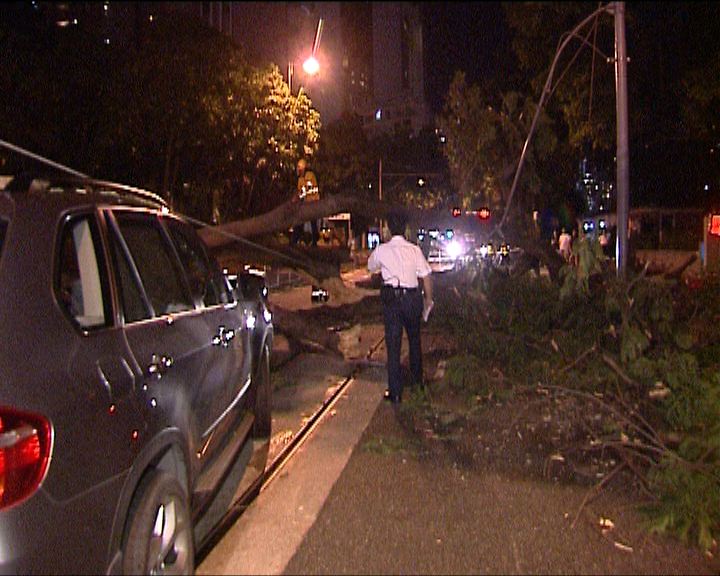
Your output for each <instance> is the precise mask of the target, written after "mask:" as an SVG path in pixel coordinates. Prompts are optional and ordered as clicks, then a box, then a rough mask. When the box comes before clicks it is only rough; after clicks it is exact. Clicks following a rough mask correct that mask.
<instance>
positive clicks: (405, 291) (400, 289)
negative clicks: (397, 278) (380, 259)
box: [382, 284, 418, 294]
mask: <svg viewBox="0 0 720 576" xmlns="http://www.w3.org/2000/svg"><path fill="white" fill-rule="evenodd" d="M382 287H383V289H384V290H392V291H393V292H394V293H395V294H412V293H413V292H417V291H418V287H417V286H415V287H414V288H405V287H403V286H391V285H390V284H383V286H382Z"/></svg>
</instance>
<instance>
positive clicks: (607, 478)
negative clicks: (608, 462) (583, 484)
mask: <svg viewBox="0 0 720 576" xmlns="http://www.w3.org/2000/svg"><path fill="white" fill-rule="evenodd" d="M623 468H625V462H623V463H621V464H619V465H617V466H615V468H613V469H612V470H611V471H610V473H609V474H608V475H607V476H605V477H604V478H603V479H602V480H600V482H598V483H597V484H596V485H595V486H593V487H592V488H590V490H588V491H587V493H586V494H585V498H583V501H582V503H581V504H580V508H578V511H577V514H575V519H574V520H573V522H572V524H571V525H570V528H573V529H574V528H575V524H576V523H577V521H578V518H580V513H581V512H582V511H583V509H584V508H585V506H586V505H587V504H588V503H589V502H591V501H592V500H593V499H595V498H596V497H597V496H598V494H600V491H601V490H602V488H603V486H605V484H607V483H608V482H609V481H610V480H611V479H612V478H613V477H614V476H615V475H616V474H617V473H618V472H620V470H622V469H623ZM591 496H592V498H591Z"/></svg>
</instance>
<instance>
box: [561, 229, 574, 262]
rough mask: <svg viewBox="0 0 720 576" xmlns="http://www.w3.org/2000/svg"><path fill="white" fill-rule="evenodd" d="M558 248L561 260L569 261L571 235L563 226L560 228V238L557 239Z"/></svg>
mask: <svg viewBox="0 0 720 576" xmlns="http://www.w3.org/2000/svg"><path fill="white" fill-rule="evenodd" d="M558 250H559V251H560V256H562V257H563V260H565V262H569V261H570V256H571V255H572V236H570V234H568V232H567V230H565V228H563V229H562V232H561V233H560V238H559V239H558Z"/></svg>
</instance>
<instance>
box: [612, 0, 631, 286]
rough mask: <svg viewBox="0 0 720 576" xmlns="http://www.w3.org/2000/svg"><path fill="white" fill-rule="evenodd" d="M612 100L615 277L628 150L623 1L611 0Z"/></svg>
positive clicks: (622, 248) (623, 260)
mask: <svg viewBox="0 0 720 576" xmlns="http://www.w3.org/2000/svg"><path fill="white" fill-rule="evenodd" d="M613 10H614V16H615V102H616V112H617V153H616V158H617V167H616V170H617V172H616V178H617V240H616V246H615V258H616V259H615V263H616V264H615V265H616V268H617V276H618V278H625V273H626V269H627V249H628V235H627V233H628V211H629V207H628V205H629V196H630V193H629V188H630V176H629V174H630V162H629V154H628V100H627V51H626V45H625V2H615V4H614V5H613Z"/></svg>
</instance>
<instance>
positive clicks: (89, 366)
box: [0, 176, 273, 574]
mask: <svg viewBox="0 0 720 576" xmlns="http://www.w3.org/2000/svg"><path fill="white" fill-rule="evenodd" d="M0 181H1V182H2V185H0V342H1V343H2V353H1V354H0V550H2V554H1V555H0V572H3V573H6V572H12V573H19V574H28V573H44V574H49V573H57V572H63V573H72V574H80V573H93V574H100V573H127V574H138V573H151V572H152V573H164V572H170V573H191V572H192V571H193V570H194V554H195V551H196V550H197V549H198V548H199V547H200V546H201V545H202V543H203V541H204V539H206V537H207V536H208V535H209V533H210V527H209V525H208V521H207V519H208V518H209V516H208V511H209V510H210V508H211V504H214V503H216V502H217V499H216V495H217V494H218V493H219V492H220V489H221V487H222V488H223V490H225V488H226V486H224V483H226V482H227V481H229V480H228V479H229V478H230V477H231V476H232V477H235V475H236V474H235V472H237V471H238V466H242V471H243V475H242V476H243V477H242V479H241V480H240V482H242V483H243V484H244V485H247V486H250V487H251V488H252V486H254V485H256V486H257V487H258V488H259V479H260V477H261V475H262V472H263V471H264V467H265V462H266V459H267V454H268V446H269V438H270V423H271V383H270V371H269V361H270V355H271V350H272V343H273V326H272V320H271V317H270V314H269V312H268V311H267V308H266V307H265V301H264V299H263V295H262V292H263V291H262V287H260V288H259V287H258V285H257V281H252V282H239V283H238V285H239V288H238V289H237V290H235V291H234V290H233V289H232V288H231V287H230V285H229V283H228V280H227V278H226V277H225V275H224V274H223V272H222V271H221V270H220V269H219V268H218V265H217V263H216V262H215V260H214V259H213V258H212V257H211V256H210V255H209V254H208V252H207V250H206V247H205V246H204V244H203V243H202V241H201V240H200V238H199V237H198V235H197V233H196V231H195V229H194V227H193V225H191V224H190V223H189V222H188V221H187V220H186V219H184V218H183V217H182V216H179V215H175V214H173V213H172V212H171V211H170V210H169V209H168V206H167V205H165V203H164V202H163V201H162V199H160V198H159V197H157V196H155V195H153V194H151V193H148V192H145V191H142V190H137V189H133V188H129V187H126V186H121V185H118V184H113V183H107V182H99V181H95V180H91V179H84V178H80V179H67V178H60V179H58V178H52V179H41V178H35V179H32V180H30V179H27V180H24V179H20V178H18V177H12V176H10V177H6V178H2V179H1V180H0ZM248 286H249V287H250V288H251V289H247V287H248ZM241 455H243V456H242V458H241V457H240V456H241ZM231 471H232V472H233V474H232V475H231V474H230V472H231Z"/></svg>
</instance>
